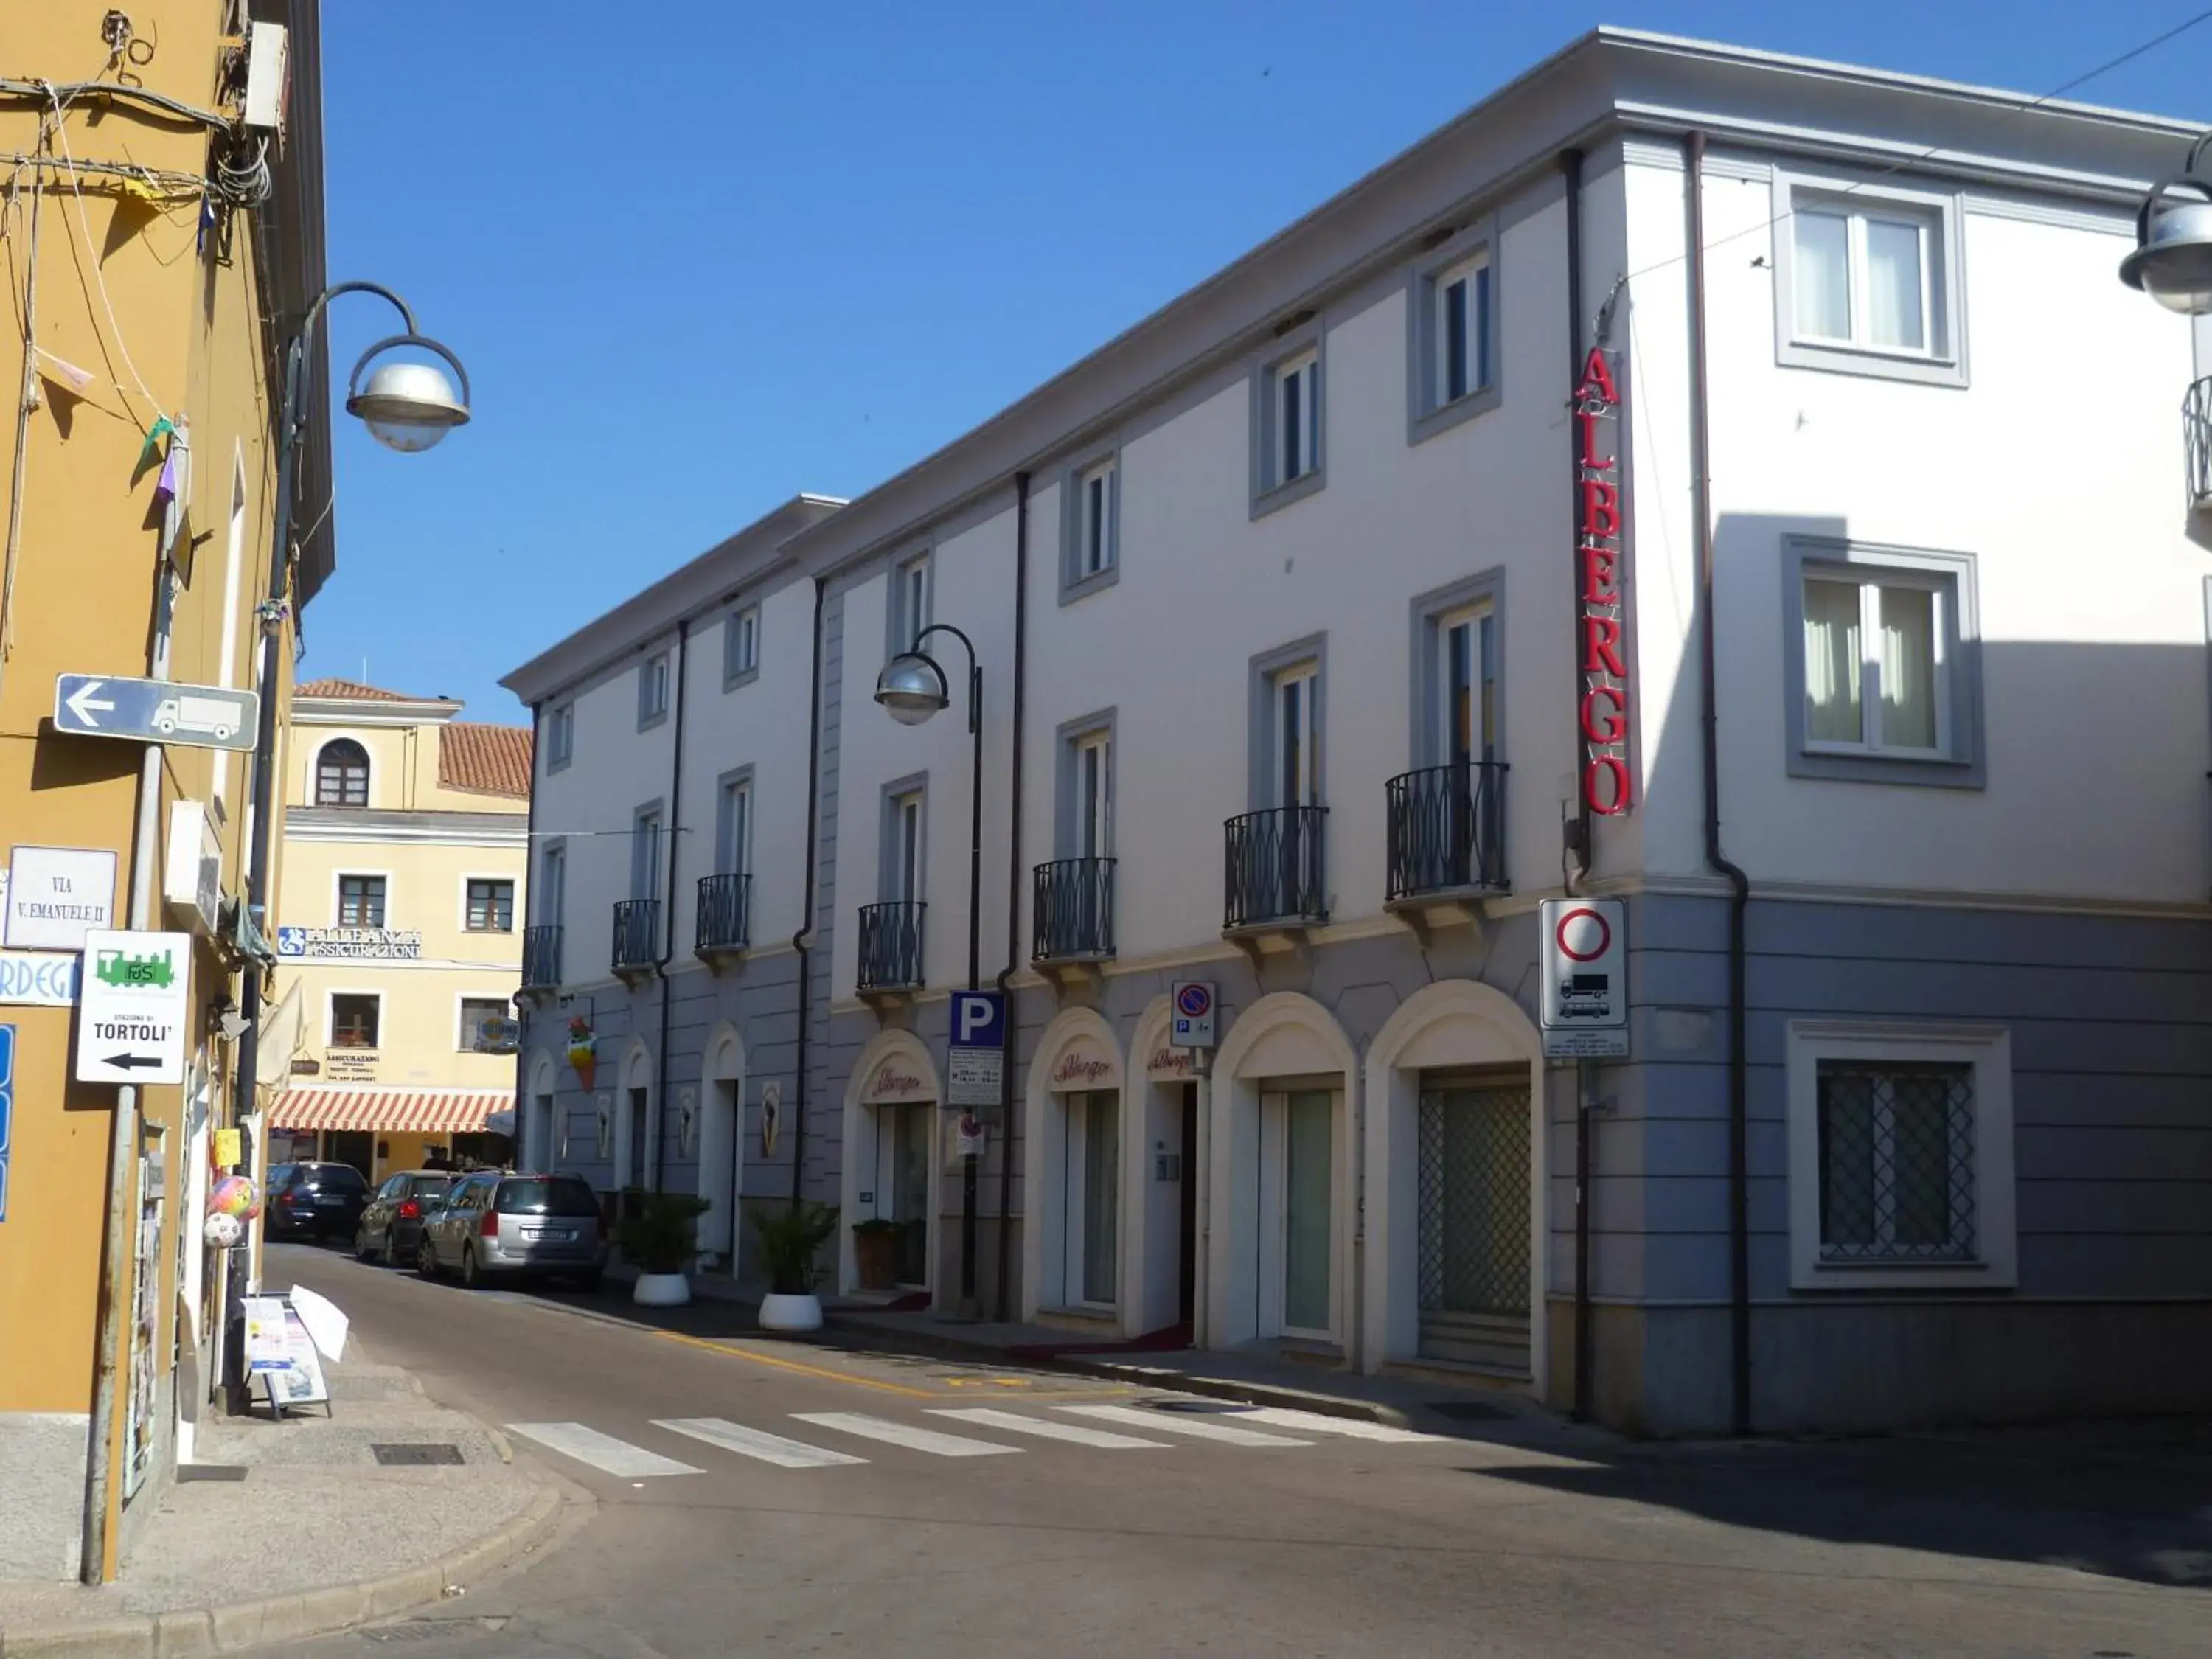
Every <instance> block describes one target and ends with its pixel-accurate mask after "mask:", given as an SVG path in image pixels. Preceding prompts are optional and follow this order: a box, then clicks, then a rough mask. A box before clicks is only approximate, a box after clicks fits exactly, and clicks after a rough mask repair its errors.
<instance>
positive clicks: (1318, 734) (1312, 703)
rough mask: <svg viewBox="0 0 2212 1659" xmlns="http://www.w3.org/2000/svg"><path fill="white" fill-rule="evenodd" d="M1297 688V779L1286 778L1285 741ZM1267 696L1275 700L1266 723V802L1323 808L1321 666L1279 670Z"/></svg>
mask: <svg viewBox="0 0 2212 1659" xmlns="http://www.w3.org/2000/svg"><path fill="white" fill-rule="evenodd" d="M1293 686H1295V687H1297V688H1298V695H1297V723H1298V734H1297V735H1298V761H1297V769H1296V770H1297V776H1295V777H1293V776H1291V775H1289V769H1287V768H1286V766H1285V762H1286V761H1287V759H1288V757H1287V755H1286V753H1285V747H1284V744H1285V738H1287V737H1288V735H1289V732H1288V722H1289V710H1288V708H1287V706H1286V705H1287V704H1288V703H1289V702H1290V701H1291V696H1290V694H1291V688H1292V687H1293ZM1267 690H1268V695H1269V696H1271V697H1273V699H1274V706H1273V719H1272V720H1270V721H1269V732H1268V738H1269V740H1268V750H1269V753H1268V757H1267V805H1269V806H1271V807H1273V806H1318V805H1321V804H1322V769H1321V766H1322V757H1321V738H1322V726H1321V664H1320V662H1319V661H1318V660H1313V661H1307V662H1301V663H1296V664H1293V665H1291V666H1290V667H1287V668H1282V669H1278V670H1277V671H1275V672H1274V673H1273V675H1271V676H1270V677H1269V678H1268V687H1267Z"/></svg>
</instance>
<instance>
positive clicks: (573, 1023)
mask: <svg viewBox="0 0 2212 1659" xmlns="http://www.w3.org/2000/svg"><path fill="white" fill-rule="evenodd" d="M568 1064H569V1065H571V1066H574V1067H575V1070H576V1079H577V1081H579V1082H580V1083H581V1084H582V1085H584V1086H585V1087H586V1089H588V1088H590V1087H591V1086H592V1073H593V1072H594V1071H596V1070H597V1069H598V1066H599V1039H598V1038H597V1037H596V1036H592V1022H591V1021H589V1020H588V1019H586V1018H584V1017H583V1016H582V1015H581V1014H571V1015H569V1016H568Z"/></svg>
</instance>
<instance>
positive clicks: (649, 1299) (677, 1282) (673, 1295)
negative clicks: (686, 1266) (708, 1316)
mask: <svg viewBox="0 0 2212 1659" xmlns="http://www.w3.org/2000/svg"><path fill="white" fill-rule="evenodd" d="M629 1299H630V1300H631V1301H633V1302H635V1303H637V1304H639V1305H640V1306H641V1307H647V1308H680V1307H682V1306H683V1305H684V1304H685V1303H687V1302H689V1301H690V1299H691V1281H690V1279H689V1278H688V1277H686V1276H685V1275H684V1274H683V1273H640V1274H639V1275H638V1276H637V1287H636V1288H635V1290H633V1291H630V1293H629Z"/></svg>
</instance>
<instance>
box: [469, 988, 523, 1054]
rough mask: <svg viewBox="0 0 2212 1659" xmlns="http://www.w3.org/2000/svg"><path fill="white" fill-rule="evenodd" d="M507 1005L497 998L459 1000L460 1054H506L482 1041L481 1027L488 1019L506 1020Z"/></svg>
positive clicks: (510, 1045)
mask: <svg viewBox="0 0 2212 1659" xmlns="http://www.w3.org/2000/svg"><path fill="white" fill-rule="evenodd" d="M504 1018H507V1003H506V1002H505V1001H504V1000H501V998H498V997H463V998H462V999H461V1052H462V1053H463V1054H501V1053H506V1052H508V1051H509V1050H511V1049H512V1048H513V1045H512V1044H509V1045H508V1048H507V1049H501V1048H495V1047H494V1046H493V1045H492V1044H490V1043H488V1042H485V1041H484V1036H483V1026H484V1022H485V1021H486V1020H488V1019H504Z"/></svg>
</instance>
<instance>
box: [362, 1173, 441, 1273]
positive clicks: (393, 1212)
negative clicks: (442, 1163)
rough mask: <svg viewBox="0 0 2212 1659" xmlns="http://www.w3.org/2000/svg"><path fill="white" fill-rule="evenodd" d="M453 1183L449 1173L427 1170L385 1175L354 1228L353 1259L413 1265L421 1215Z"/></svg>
mask: <svg viewBox="0 0 2212 1659" xmlns="http://www.w3.org/2000/svg"><path fill="white" fill-rule="evenodd" d="M452 1185H453V1176H450V1175H441V1174H439V1173H438V1172H437V1171H435V1170H404V1171H402V1172H401V1173H400V1174H398V1175H395V1176H386V1178H385V1182H384V1184H383V1185H382V1186H381V1187H379V1188H377V1189H376V1195H375V1196H374V1197H373V1198H371V1199H370V1200H368V1208H367V1209H365V1210H363V1211H362V1212H361V1220H360V1223H359V1224H358V1225H356V1227H355V1228H354V1233H353V1256H354V1260H355V1261H368V1259H369V1258H370V1257H371V1256H374V1257H375V1258H376V1259H377V1260H378V1261H381V1262H383V1263H384V1265H385V1266H386V1267H398V1266H399V1264H400V1263H402V1262H403V1261H404V1262H406V1263H408V1264H409V1265H410V1266H411V1265H413V1263H414V1261H415V1253H416V1250H418V1249H421V1248H422V1218H424V1217H425V1216H427V1215H428V1214H429V1213H430V1212H431V1211H433V1210H435V1209H436V1208H437V1207H438V1206H440V1205H441V1204H443V1203H444V1202H445V1201H446V1189H447V1188H449V1187H451V1186H452Z"/></svg>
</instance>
